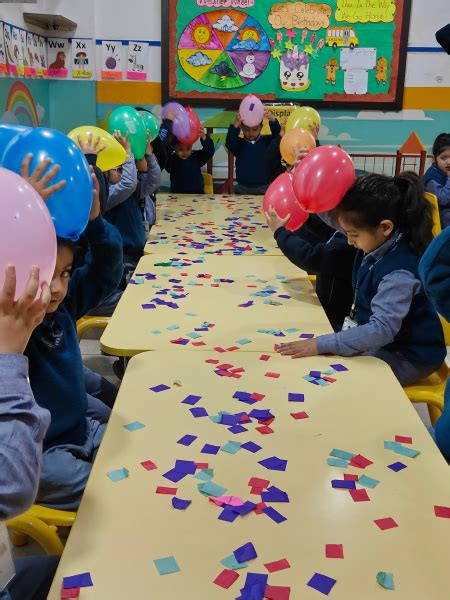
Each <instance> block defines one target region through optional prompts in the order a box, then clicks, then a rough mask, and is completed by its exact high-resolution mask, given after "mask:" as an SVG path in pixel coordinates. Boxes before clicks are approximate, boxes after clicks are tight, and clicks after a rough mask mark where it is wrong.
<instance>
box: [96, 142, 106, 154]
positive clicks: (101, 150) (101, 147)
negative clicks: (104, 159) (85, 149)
mask: <svg viewBox="0 0 450 600" xmlns="http://www.w3.org/2000/svg"><path fill="white" fill-rule="evenodd" d="M103 150H106V144H103V146H100V148H98V150H97V154H100V152H103Z"/></svg>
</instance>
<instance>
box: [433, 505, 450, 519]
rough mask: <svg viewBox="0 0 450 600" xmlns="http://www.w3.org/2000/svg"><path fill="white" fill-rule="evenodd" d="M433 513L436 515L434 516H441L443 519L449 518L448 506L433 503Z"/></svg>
mask: <svg viewBox="0 0 450 600" xmlns="http://www.w3.org/2000/svg"><path fill="white" fill-rule="evenodd" d="M434 514H435V515H436V517H442V518H443V519H450V507H448V506H438V505H435V507H434Z"/></svg>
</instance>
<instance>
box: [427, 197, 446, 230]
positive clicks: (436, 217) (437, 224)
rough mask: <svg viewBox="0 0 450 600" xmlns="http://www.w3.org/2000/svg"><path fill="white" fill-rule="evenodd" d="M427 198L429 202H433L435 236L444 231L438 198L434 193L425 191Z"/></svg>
mask: <svg viewBox="0 0 450 600" xmlns="http://www.w3.org/2000/svg"><path fill="white" fill-rule="evenodd" d="M425 198H426V199H427V200H428V202H431V204H432V205H433V235H434V237H436V236H437V235H439V234H440V233H441V231H442V227H441V217H440V215H439V204H438V199H437V197H436V196H435V195H434V194H431V193H430V192H425Z"/></svg>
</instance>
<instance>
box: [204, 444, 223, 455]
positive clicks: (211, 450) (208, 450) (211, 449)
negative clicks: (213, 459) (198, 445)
mask: <svg viewBox="0 0 450 600" xmlns="http://www.w3.org/2000/svg"><path fill="white" fill-rule="evenodd" d="M219 450H220V446H214V445H213V444H205V445H204V446H203V448H202V449H201V450H200V452H201V453H202V454H217V453H218V452H219Z"/></svg>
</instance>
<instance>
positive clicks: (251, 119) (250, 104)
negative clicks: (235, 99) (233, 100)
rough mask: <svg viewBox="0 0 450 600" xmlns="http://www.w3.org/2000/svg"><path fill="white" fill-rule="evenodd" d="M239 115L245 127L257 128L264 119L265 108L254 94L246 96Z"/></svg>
mask: <svg viewBox="0 0 450 600" xmlns="http://www.w3.org/2000/svg"><path fill="white" fill-rule="evenodd" d="M239 114H240V115H241V119H242V122H243V124H244V125H247V126H248V127H256V126H257V125H260V124H261V123H262V120H263V119H264V106H263V103H262V102H261V100H260V99H259V98H257V97H256V96H255V95H254V94H249V95H248V96H245V98H244V99H243V100H242V102H241V105H240V107H239Z"/></svg>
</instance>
